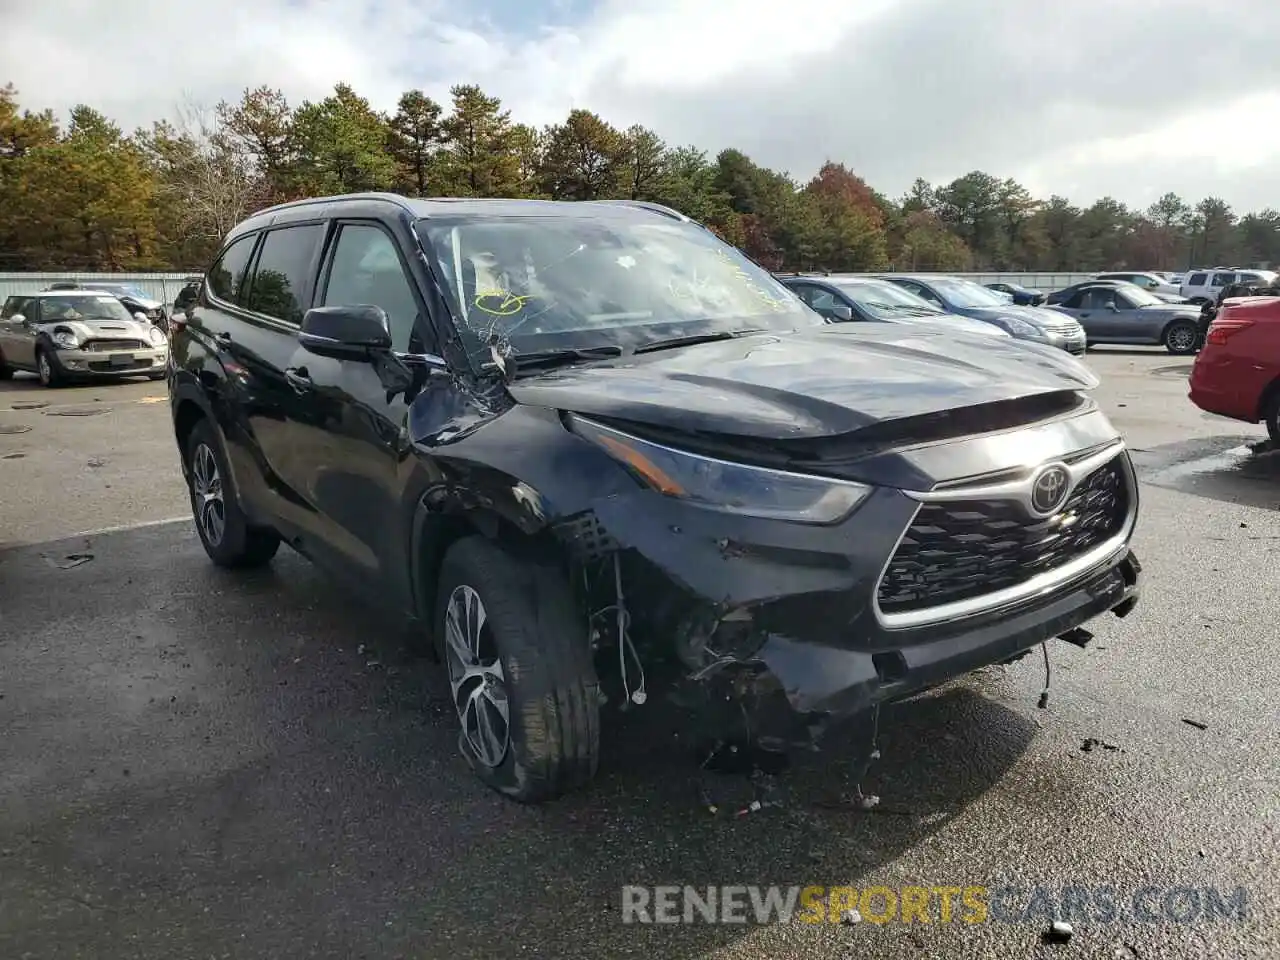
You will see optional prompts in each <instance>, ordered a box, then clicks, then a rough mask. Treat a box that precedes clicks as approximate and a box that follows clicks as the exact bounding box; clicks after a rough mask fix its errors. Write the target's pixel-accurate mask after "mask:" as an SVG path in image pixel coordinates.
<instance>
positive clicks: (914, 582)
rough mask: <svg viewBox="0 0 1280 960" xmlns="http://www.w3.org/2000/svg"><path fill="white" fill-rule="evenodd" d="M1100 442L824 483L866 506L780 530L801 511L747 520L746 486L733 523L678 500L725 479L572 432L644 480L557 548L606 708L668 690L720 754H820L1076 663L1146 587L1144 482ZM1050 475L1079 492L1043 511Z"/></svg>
mask: <svg viewBox="0 0 1280 960" xmlns="http://www.w3.org/2000/svg"><path fill="white" fill-rule="evenodd" d="M1067 422H1068V423H1070V422H1071V421H1067ZM1101 423H1105V420H1100V421H1099V422H1098V423H1093V424H1089V423H1085V422H1077V423H1074V424H1073V425H1072V426H1071V427H1069V428H1067V427H1064V426H1062V425H1060V424H1055V425H1050V426H1049V427H1042V428H1037V430H1038V431H1039V432H1038V433H1035V432H1033V431H1029V433H1028V436H1026V437H1024V438H1023V442H1024V443H1029V445H1030V449H1032V450H1035V449H1045V450H1049V451H1051V453H1052V455H1051V456H1048V457H1046V458H1045V459H1044V460H1043V461H1042V462H1040V463H1034V464H1032V465H1031V466H1029V467H1022V468H1017V469H1009V468H1004V469H998V470H995V471H990V470H988V471H981V472H977V471H975V472H973V473H970V474H969V475H968V476H967V477H965V478H961V479H960V480H959V481H953V480H948V481H944V482H942V483H932V484H917V486H922V487H926V489H922V490H914V489H910V488H908V487H906V485H905V484H903V485H902V486H893V485H891V484H889V483H884V484H880V483H861V482H856V481H852V480H848V481H845V480H841V479H838V478H831V479H830V480H829V481H828V480H826V479H825V478H815V479H818V480H819V482H823V483H826V482H829V483H830V484H831V485H832V486H837V485H840V484H845V485H846V486H847V487H850V488H855V487H856V488H860V489H861V491H862V492H861V493H860V494H859V496H857V497H856V499H855V498H854V497H852V496H851V495H846V497H845V500H844V502H843V503H840V504H837V505H836V507H835V508H834V510H835V511H838V512H839V516H836V517H834V518H833V517H831V516H820V517H817V518H816V519H815V518H814V517H812V516H810V517H804V518H801V519H797V518H796V517H785V516H780V515H779V513H780V511H783V510H791V511H797V510H803V509H806V507H805V506H804V504H803V503H802V502H801V501H802V499H803V498H802V497H799V496H798V495H797V494H796V493H795V491H791V492H786V491H779V490H773V491H771V499H769V501H768V503H766V504H764V505H763V506H761V504H760V503H759V502H756V503H752V502H745V503H744V501H749V500H750V498H751V497H756V499H757V501H758V500H759V499H760V496H759V493H758V491H754V490H748V489H746V488H745V487H744V486H743V485H742V484H741V483H739V484H738V486H737V488H736V489H735V490H733V491H732V497H726V499H732V498H733V497H736V500H737V502H736V503H733V504H731V505H729V506H726V505H723V504H707V503H701V502H697V498H696V497H690V496H687V495H686V496H682V495H681V494H682V493H686V494H687V493H688V488H689V486H690V481H689V479H688V478H689V476H690V475H692V476H693V477H694V480H693V481H692V482H693V483H696V482H710V478H712V477H713V476H714V478H715V481H716V482H719V483H723V482H724V476H725V475H724V473H722V472H717V471H720V470H721V468H722V466H724V465H725V464H724V463H723V462H722V461H718V460H716V459H714V458H712V457H702V458H699V457H695V459H697V460H700V461H701V464H700V466H699V467H698V468H697V469H696V470H693V471H692V474H691V472H690V470H689V469H685V471H684V472H683V473H680V474H677V473H676V472H675V471H674V470H673V469H664V466H665V463H664V461H663V460H662V459H661V457H660V456H659V455H657V454H655V452H654V449H655V447H656V448H657V452H658V453H660V452H661V450H662V449H663V448H662V446H661V445H659V444H656V443H654V442H651V441H648V440H638V439H637V438H636V437H634V436H632V435H631V434H629V433H626V432H622V431H617V430H613V429H611V428H609V427H603V426H601V425H598V424H594V423H587V424H586V425H585V426H584V425H583V422H582V421H578V422H577V423H575V425H574V431H575V432H577V433H579V435H586V436H587V438H588V439H592V440H594V441H595V442H597V443H598V444H600V445H601V446H604V447H605V448H606V449H608V451H609V452H610V454H611V455H613V456H614V457H616V458H617V459H619V460H620V461H622V462H624V463H625V464H626V465H627V466H628V467H629V469H631V471H632V472H633V473H634V474H636V475H637V477H638V478H639V479H641V480H642V483H641V484H640V485H638V487H637V488H636V489H635V490H634V492H628V493H618V492H617V491H613V492H611V493H609V494H608V495H606V496H602V497H600V498H598V499H596V500H595V501H594V502H593V503H592V505H591V508H590V509H589V510H587V511H584V512H582V513H579V514H577V515H575V516H573V517H571V518H569V519H568V520H565V521H563V522H561V523H559V524H558V525H556V527H555V528H554V529H555V532H556V534H557V535H558V537H559V538H560V539H561V541H562V542H563V543H564V544H565V545H567V546H568V547H569V548H570V550H571V551H572V552H573V555H574V557H575V558H576V559H577V561H578V565H579V566H580V567H581V569H582V571H583V588H584V592H585V594H586V597H587V600H586V603H587V605H588V607H589V608H590V609H591V610H592V611H595V612H594V614H593V616H592V627H593V630H592V637H593V643H595V645H596V646H597V649H598V651H599V652H602V653H603V654H604V655H605V656H606V657H609V658H612V657H616V658H617V668H616V669H613V668H612V666H611V664H610V662H609V660H608V659H606V660H603V661H602V662H603V663H604V664H605V665H606V668H605V669H604V670H602V679H605V680H606V685H608V681H607V678H609V677H610V676H613V675H616V677H617V678H618V681H619V682H618V684H617V685H616V686H617V688H618V689H616V692H614V693H611V694H610V699H617V700H618V701H620V702H622V703H623V705H624V707H633V706H635V705H638V704H642V703H644V702H645V701H646V700H647V698H648V696H649V688H648V687H647V686H646V684H653V685H655V686H656V685H657V683H658V682H660V683H661V684H662V686H663V687H665V688H666V689H667V691H668V693H669V695H670V698H671V699H672V700H674V701H675V702H676V703H678V704H679V705H681V706H682V707H685V708H688V709H690V710H692V711H694V712H695V714H696V716H697V721H696V724H695V733H696V735H697V736H698V737H701V738H704V739H705V740H707V741H709V742H715V741H721V740H728V739H741V738H748V739H751V740H753V741H755V742H756V743H758V744H760V745H762V746H768V747H770V748H772V749H784V748H787V749H796V748H799V749H812V748H814V747H816V746H817V744H818V743H819V741H820V738H821V736H822V734H823V733H824V731H825V730H826V728H827V727H828V726H829V725H830V724H831V723H832V721H839V720H842V719H845V718H850V717H853V716H856V715H858V714H860V713H862V712H864V711H867V710H869V709H871V708H873V707H875V706H877V705H879V704H881V703H884V702H886V701H890V700H896V699H901V698H904V697H908V696H911V695H913V694H916V693H918V692H920V691H922V690H925V689H927V688H929V687H933V686H936V685H938V684H941V683H944V682H946V681H948V680H951V679H953V678H956V677H959V676H962V675H964V674H967V673H969V672H971V671H973V670H976V669H979V668H981V667H985V666H989V665H992V664H998V663H1008V662H1012V661H1014V660H1017V659H1019V658H1021V657H1022V656H1024V655H1025V654H1026V653H1027V652H1029V651H1030V650H1032V649H1034V648H1035V647H1036V646H1039V645H1041V644H1043V643H1045V642H1046V641H1048V640H1051V639H1054V638H1058V637H1061V638H1063V639H1067V640H1068V641H1069V642H1073V643H1077V644H1079V645H1083V644H1084V643H1085V642H1087V639H1088V637H1089V634H1088V632H1087V631H1086V630H1084V628H1083V625H1084V624H1085V623H1087V622H1088V621H1089V620H1091V619H1093V618H1095V617H1097V616H1098V615H1100V614H1103V613H1106V612H1108V611H1111V612H1114V613H1115V614H1116V615H1117V616H1121V617H1123V616H1125V615H1127V614H1128V613H1129V611H1130V610H1131V609H1132V608H1133V606H1134V605H1135V604H1136V602H1137V596H1138V579H1139V574H1140V570H1141V567H1140V565H1139V563H1138V561H1137V558H1136V556H1135V555H1134V554H1133V552H1132V551H1131V550H1130V548H1129V540H1130V538H1131V535H1132V531H1133V526H1134V523H1135V520H1136V513H1137V483H1136V479H1135V478H1134V476H1133V472H1132V467H1131V465H1130V463H1129V459H1128V456H1127V454H1126V453H1125V451H1124V449H1123V445H1122V444H1121V443H1119V441H1118V440H1117V439H1116V438H1115V436H1114V434H1108V431H1107V430H1104V429H1102V428H1101V426H1100V424H1101ZM1091 429H1092V430H1094V431H1095V433H1096V436H1091V435H1090V430H1091ZM592 431H594V434H593V433H592ZM1055 434H1056V437H1057V439H1056V440H1054V441H1052V442H1051V441H1050V439H1048V438H1049V437H1050V435H1055ZM619 438H621V439H619ZM610 440H612V441H613V442H614V446H613V447H610V446H609V443H608V441H610ZM974 442H977V441H976V440H967V439H962V440H961V441H957V443H956V444H953V445H946V444H944V445H943V446H942V447H941V448H937V447H935V448H932V449H921V450H918V451H915V452H912V453H907V454H903V453H901V452H887V453H878V454H874V455H872V456H870V457H869V458H867V459H866V460H865V462H863V463H860V464H859V474H860V475H861V476H863V477H867V476H877V474H879V475H881V476H885V477H886V478H887V477H890V476H895V477H897V478H899V479H901V478H905V477H911V476H920V475H934V476H936V475H937V474H938V472H939V468H938V463H939V460H938V459H937V458H938V456H939V450H940V449H942V450H945V449H946V447H947V446H951V450H950V451H949V452H950V455H951V458H952V460H953V461H954V462H956V463H961V464H970V463H973V462H975V459H976V458H975V456H974V451H973V450H972V449H969V448H966V447H965V444H966V443H974ZM1054 443H1057V444H1058V445H1060V446H1068V447H1073V448H1074V449H1067V450H1063V451H1061V452H1059V451H1055V450H1053V449H1052V448H1053V445H1054ZM1081 443H1083V444H1084V447H1083V449H1079V448H1078V445H1079V444H1081ZM678 456H680V457H682V458H686V457H690V456H693V455H690V454H688V453H687V452H685V451H678ZM990 459H991V458H990V457H988V461H990ZM1045 464H1049V465H1050V466H1052V467H1053V468H1054V469H1055V470H1056V469H1057V468H1058V467H1059V465H1061V466H1062V470H1063V475H1064V476H1066V477H1067V478H1068V480H1067V482H1068V484H1069V489H1067V490H1066V491H1065V492H1063V493H1062V494H1061V501H1060V502H1057V503H1052V502H1047V503H1040V504H1039V506H1040V507H1041V508H1044V507H1048V508H1050V509H1037V505H1036V503H1035V502H1034V500H1033V499H1029V498H1034V496H1035V489H1034V485H1035V484H1036V482H1037V480H1038V479H1039V478H1040V477H1041V476H1042V475H1043V474H1044V471H1045V469H1046V467H1045ZM727 466H728V467H729V468H730V470H736V469H738V468H739V466H740V465H736V464H728V465H727ZM776 474H777V475H778V476H780V477H784V478H785V477H788V476H792V474H789V473H787V472H785V471H776ZM731 476H732V474H731ZM739 479H740V478H739ZM788 498H789V499H788ZM1042 499H1043V498H1042ZM784 501H785V502H784ZM815 502H816V501H815ZM827 502H828V506H830V504H831V501H830V499H829V495H828V501H827Z"/></svg>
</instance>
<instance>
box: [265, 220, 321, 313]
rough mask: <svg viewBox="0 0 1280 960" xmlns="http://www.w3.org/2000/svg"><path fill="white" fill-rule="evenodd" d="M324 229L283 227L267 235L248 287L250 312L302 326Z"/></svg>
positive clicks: (311, 224)
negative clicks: (305, 301)
mask: <svg viewBox="0 0 1280 960" xmlns="http://www.w3.org/2000/svg"><path fill="white" fill-rule="evenodd" d="M323 237H324V225H323V224H319V223H309V224H306V225H305V226H300V227H280V228H278V229H275V230H271V231H269V232H268V233H267V236H266V238H265V239H264V240H263V241H262V252H261V253H259V254H258V263H257V266H256V267H255V268H254V271H253V282H252V284H251V285H250V287H249V302H248V304H247V306H248V308H249V309H250V310H253V311H255V312H257V313H265V314H266V315H267V316H268V317H275V318H276V319H277V320H283V321H285V322H286V323H292V324H301V323H302V313H303V310H304V309H305V307H306V306H310V304H304V302H303V300H304V298H305V297H306V296H307V288H308V283H309V281H310V279H311V265H312V264H313V263H314V262H315V255H316V248H317V247H318V246H319V244H320V241H321V239H322V238H323Z"/></svg>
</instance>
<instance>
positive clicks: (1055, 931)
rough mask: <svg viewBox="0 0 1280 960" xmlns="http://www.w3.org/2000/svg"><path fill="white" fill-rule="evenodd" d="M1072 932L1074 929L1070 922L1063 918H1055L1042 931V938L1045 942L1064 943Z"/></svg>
mask: <svg viewBox="0 0 1280 960" xmlns="http://www.w3.org/2000/svg"><path fill="white" fill-rule="evenodd" d="M1074 933H1075V930H1074V929H1072V927H1071V924H1069V923H1067V922H1066V921H1065V920H1055V921H1053V923H1052V924H1050V926H1049V929H1048V930H1046V931H1045V932H1044V940H1045V943H1066V942H1068V941H1069V940H1070V939H1071V936H1072V934H1074Z"/></svg>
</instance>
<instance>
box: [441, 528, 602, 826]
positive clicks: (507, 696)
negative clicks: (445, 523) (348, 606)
mask: <svg viewBox="0 0 1280 960" xmlns="http://www.w3.org/2000/svg"><path fill="white" fill-rule="evenodd" d="M434 633H435V635H436V643H437V645H438V647H439V652H440V656H441V659H442V660H443V661H444V663H445V666H446V669H447V670H448V673H449V688H450V692H451V695H452V700H453V705H454V710H455V711H456V713H457V715H458V720H459V724H460V726H461V729H460V731H459V735H458V743H459V747H460V748H461V750H462V754H463V756H464V757H465V758H466V760H467V762H468V763H469V764H470V765H471V768H472V770H473V771H475V773H476V775H477V776H478V777H479V778H480V780H482V781H483V782H484V783H485V784H487V785H488V786H489V787H491V788H492V789H494V790H496V791H498V792H499V793H502V794H504V795H505V796H507V797H510V798H511V799H513V800H516V801H519V802H521V803H539V802H542V801H544V800H550V799H552V798H554V797H557V796H560V795H562V794H564V793H568V792H569V791H571V790H574V789H576V788H578V787H580V786H582V785H583V784H585V783H587V782H588V781H590V780H591V779H592V778H593V777H594V776H595V773H596V770H597V768H598V766H599V757H600V698H599V681H598V680H597V678H596V673H595V667H594V665H593V663H592V655H591V646H590V643H589V641H588V638H587V632H586V620H585V618H584V617H583V616H582V615H581V613H580V612H579V610H578V607H577V604H576V603H575V601H574V598H573V595H572V592H571V591H570V589H569V584H568V581H567V580H566V578H565V576H564V573H563V572H562V571H561V569H560V567H559V566H558V565H557V564H556V563H554V562H553V561H552V560H551V559H550V558H548V557H545V556H528V557H517V556H515V555H514V554H513V553H511V552H509V551H507V550H505V549H503V548H502V547H500V546H498V545H497V544H495V543H493V542H491V541H490V540H488V539H486V538H484V537H481V536H471V537H466V538H464V539H462V540H459V541H458V542H456V543H455V544H454V545H453V546H452V547H450V549H449V551H448V553H446V554H445V558H444V562H443V564H442V565H441V570H440V580H439V584H438V589H437V594H436V607H435V629H434Z"/></svg>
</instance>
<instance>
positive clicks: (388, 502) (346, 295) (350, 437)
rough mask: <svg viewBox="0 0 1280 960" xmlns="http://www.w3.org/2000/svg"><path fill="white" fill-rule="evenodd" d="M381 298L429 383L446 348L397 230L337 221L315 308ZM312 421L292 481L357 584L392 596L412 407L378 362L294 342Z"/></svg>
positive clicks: (400, 350) (396, 586) (401, 572)
mask: <svg viewBox="0 0 1280 960" xmlns="http://www.w3.org/2000/svg"><path fill="white" fill-rule="evenodd" d="M366 304H373V305H375V306H379V307H381V308H382V309H383V310H385V311H386V313H387V319H388V324H389V328H390V333H391V341H392V349H393V351H394V352H395V353H396V354H397V356H399V357H400V359H401V361H402V362H403V363H404V364H405V365H406V366H408V367H410V369H411V370H412V371H413V372H414V374H415V376H416V377H418V378H419V382H422V381H425V378H426V376H427V369H426V366H425V365H424V364H423V363H421V362H419V361H420V360H421V358H423V357H424V356H426V355H435V354H438V353H439V348H438V345H437V344H436V343H435V335H434V333H433V332H432V331H431V325H430V324H429V323H428V322H427V312H426V306H425V304H424V302H423V301H422V298H421V295H420V293H419V291H418V289H417V285H416V284H415V283H414V282H413V281H412V275H411V273H410V272H409V268H408V264H407V263H406V262H405V259H404V256H403V253H402V251H401V249H400V246H399V244H398V242H397V241H396V239H395V237H394V236H393V235H392V233H391V232H390V231H389V230H388V229H387V228H386V227H385V226H383V224H381V223H380V222H378V221H376V220H342V221H338V222H337V223H336V224H335V229H334V232H333V234H332V235H331V236H330V239H329V242H328V244H327V249H326V252H325V255H324V262H323V266H322V268H321V270H320V275H319V278H318V282H317V286H316V295H315V305H316V306H356V305H366ZM286 374H287V375H288V376H289V378H290V380H291V382H292V383H293V384H294V386H295V388H296V389H297V390H298V391H299V393H300V396H302V397H305V399H306V406H307V408H308V409H310V410H312V411H314V412H315V415H316V420H315V421H314V422H313V423H312V424H307V425H303V424H301V423H300V424H299V425H298V427H297V428H296V431H295V432H296V439H297V443H296V446H295V451H296V453H295V456H294V457H293V458H291V460H290V469H291V470H292V474H291V476H292V477H293V486H294V487H295V489H297V490H299V491H300V492H301V493H302V495H303V496H304V498H305V499H306V501H307V504H308V506H309V507H310V508H312V509H314V510H315V511H317V513H318V514H319V515H320V516H321V517H322V518H323V524H324V529H325V531H326V536H327V537H328V538H330V540H331V541H332V543H333V545H334V546H335V547H336V548H337V551H338V552H339V553H340V555H341V556H340V560H341V562H342V563H343V564H344V567H345V568H346V570H345V573H346V575H347V576H348V577H349V578H350V579H351V580H353V581H354V585H356V586H359V587H362V588H365V589H366V592H370V593H375V594H378V595H379V596H381V597H382V599H383V600H384V601H385V599H386V597H387V595H388V587H391V588H393V590H395V592H397V593H398V592H400V590H401V589H403V588H404V584H405V583H407V580H405V581H404V583H402V582H401V581H402V580H404V578H405V577H406V574H407V567H406V564H405V559H404V557H403V555H402V554H401V552H400V547H401V545H402V544H403V542H404V531H405V525H406V523H407V522H408V521H407V520H406V518H405V517H404V515H403V513H402V509H401V506H402V503H403V501H404V497H405V493H404V491H405V487H406V485H407V483H408V480H409V476H410V473H411V469H412V464H411V463H409V462H408V459H407V458H408V457H409V451H410V445H409V438H408V430H407V422H408V403H409V402H410V400H411V399H412V396H413V394H414V392H415V391H414V390H410V391H409V394H410V395H409V396H408V397H407V396H406V394H405V393H393V392H391V391H389V390H388V387H387V384H385V383H384V382H383V380H382V378H381V377H380V376H379V372H378V369H377V368H376V367H375V366H374V365H373V364H371V363H367V362H361V361H354V360H337V359H334V358H331V357H321V356H318V355H316V354H314V353H311V352H309V351H307V350H305V349H303V348H302V347H301V346H300V345H297V344H295V349H294V350H293V352H292V354H291V356H290V358H289V360H288V363H287V366H286Z"/></svg>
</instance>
